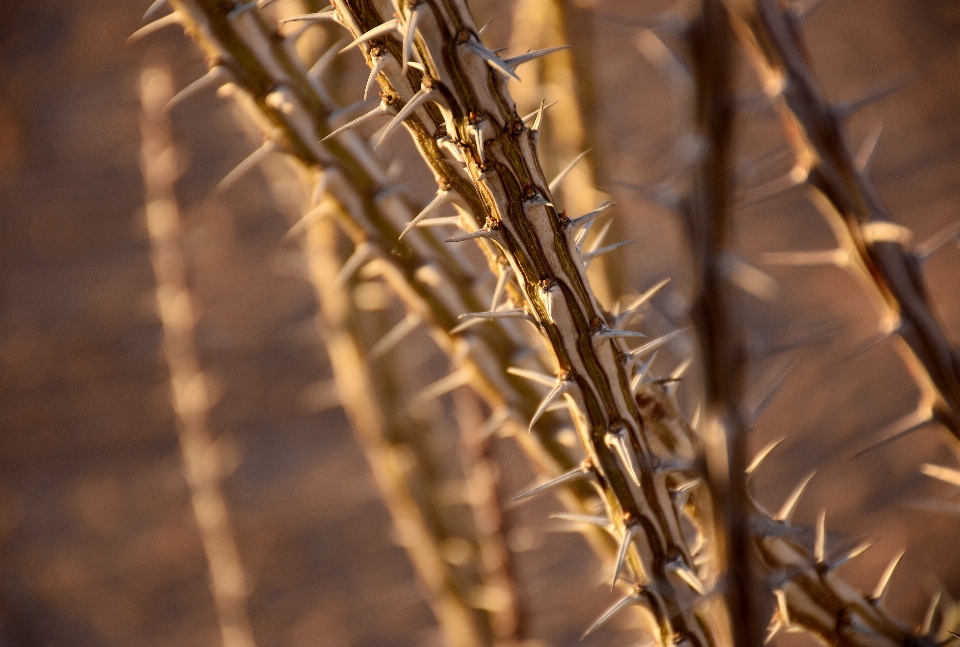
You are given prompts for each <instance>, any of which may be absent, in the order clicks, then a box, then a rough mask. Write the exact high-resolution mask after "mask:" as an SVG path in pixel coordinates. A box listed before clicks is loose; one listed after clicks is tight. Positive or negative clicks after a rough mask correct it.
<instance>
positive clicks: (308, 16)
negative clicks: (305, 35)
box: [277, 8, 341, 26]
mask: <svg viewBox="0 0 960 647" xmlns="http://www.w3.org/2000/svg"><path fill="white" fill-rule="evenodd" d="M323 20H331V21H333V22H335V23H337V24H341V23H340V20H339V18H337V13H336V12H335V11H334V10H333V9H332V8H328V9H324V10H323V11H315V12H313V13H302V14H300V15H298V16H290V17H289V18H284V19H283V20H281V21H280V22H278V23H277V25H279V26H283V25H286V24H287V23H289V22H321V21H323Z"/></svg>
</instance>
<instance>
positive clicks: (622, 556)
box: [610, 524, 638, 591]
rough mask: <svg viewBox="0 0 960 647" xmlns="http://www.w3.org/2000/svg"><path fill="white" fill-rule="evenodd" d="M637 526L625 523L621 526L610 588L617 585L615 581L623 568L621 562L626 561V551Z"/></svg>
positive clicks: (612, 588)
mask: <svg viewBox="0 0 960 647" xmlns="http://www.w3.org/2000/svg"><path fill="white" fill-rule="evenodd" d="M637 528H638V526H636V525H634V524H627V525H626V526H624V528H623V537H622V538H621V539H620V548H619V550H617V563H616V565H615V566H614V569H613V583H612V584H611V585H610V590H611V591H612V590H614V589H615V588H616V587H617V581H618V580H619V579H620V572H621V571H622V570H623V564H624V562H626V561H627V551H628V550H630V544H632V543H633V537H634V535H635V534H636V533H637Z"/></svg>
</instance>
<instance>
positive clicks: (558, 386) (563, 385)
mask: <svg viewBox="0 0 960 647" xmlns="http://www.w3.org/2000/svg"><path fill="white" fill-rule="evenodd" d="M572 385H573V380H571V379H563V378H561V379H559V380H557V382H556V383H555V384H554V387H553V388H552V389H550V392H549V393H547V395H545V396H544V398H543V400H541V401H540V404H539V405H537V410H536V411H534V412H533V417H532V418H531V419H530V426H529V427H528V428H527V431H529V432H531V433H532V432H533V425H534V424H535V423H536V422H537V420H539V419H540V416H542V415H543V413H544V411H546V410H547V407H549V406H550V405H551V404H553V402H554V400H556V399H558V398H560V397H561V396H563V394H564V393H566V392H567V391H569V390H570V387H571V386H572Z"/></svg>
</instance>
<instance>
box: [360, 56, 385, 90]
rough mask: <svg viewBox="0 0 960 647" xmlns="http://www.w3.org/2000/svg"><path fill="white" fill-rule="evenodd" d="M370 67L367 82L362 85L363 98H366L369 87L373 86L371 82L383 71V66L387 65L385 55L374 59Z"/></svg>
mask: <svg viewBox="0 0 960 647" xmlns="http://www.w3.org/2000/svg"><path fill="white" fill-rule="evenodd" d="M376 61H377V62H376V63H374V64H373V65H372V66H371V68H370V75H369V76H368V77H367V84H366V85H365V86H364V87H363V98H364V99H366V98H367V95H369V94H370V88H371V87H373V82H374V81H376V80H377V77H378V76H380V72H382V71H383V68H384V67H386V65H387V57H386V56H381V57H379V58H377V59H376Z"/></svg>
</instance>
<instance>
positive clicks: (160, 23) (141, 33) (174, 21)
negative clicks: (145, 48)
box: [127, 11, 180, 43]
mask: <svg viewBox="0 0 960 647" xmlns="http://www.w3.org/2000/svg"><path fill="white" fill-rule="evenodd" d="M179 24H180V14H179V13H177V12H176V11H174V12H173V13H168V14H167V15H166V16H164V17H163V18H157V19H156V20H154V21H153V22H152V23H150V24H148V25H144V26H143V27H141V28H140V29H138V30H137V31H135V32H133V33H132V34H130V35H129V36H128V37H127V42H128V43H135V42H137V41H138V40H140V39H141V38H144V37H146V36H149V35H150V34H152V33H154V32H156V31H160V30H161V29H163V28H164V27H169V26H170V25H179Z"/></svg>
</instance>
